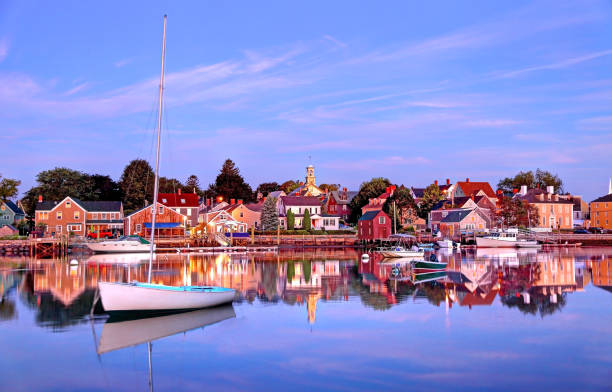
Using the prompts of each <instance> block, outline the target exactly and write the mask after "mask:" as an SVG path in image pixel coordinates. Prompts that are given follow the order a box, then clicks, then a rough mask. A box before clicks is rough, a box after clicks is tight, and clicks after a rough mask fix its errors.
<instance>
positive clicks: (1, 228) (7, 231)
mask: <svg viewBox="0 0 612 392" xmlns="http://www.w3.org/2000/svg"><path fill="white" fill-rule="evenodd" d="M17 234H19V230H17V229H16V228H15V227H14V226H13V225H5V224H0V238H2V237H6V236H11V235H17Z"/></svg>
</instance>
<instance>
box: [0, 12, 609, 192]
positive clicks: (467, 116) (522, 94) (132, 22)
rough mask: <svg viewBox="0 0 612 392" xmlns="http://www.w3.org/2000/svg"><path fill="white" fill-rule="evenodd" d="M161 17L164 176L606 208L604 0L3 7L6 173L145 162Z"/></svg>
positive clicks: (1, 164) (31, 176) (27, 181)
mask: <svg viewBox="0 0 612 392" xmlns="http://www.w3.org/2000/svg"><path fill="white" fill-rule="evenodd" d="M164 14H168V27H167V49H166V74H165V75H166V81H165V89H164V97H165V98H164V111H163V114H164V120H163V127H162V129H163V137H162V161H161V168H160V174H161V175H164V176H168V177H176V178H178V179H181V180H185V179H186V178H187V177H188V176H189V175H190V174H196V175H197V176H198V177H199V178H200V182H201V184H202V185H204V186H206V185H207V184H209V183H211V182H213V181H214V178H215V176H216V174H217V173H218V171H219V169H220V167H221V165H222V163H223V161H224V160H225V159H226V158H230V159H232V160H233V161H234V162H236V164H237V166H238V167H239V169H240V171H241V173H242V175H243V176H244V177H245V179H246V181H247V182H249V183H250V184H251V185H252V186H253V187H254V188H255V187H256V186H257V185H258V184H259V183H262V182H267V181H277V182H279V183H280V182H284V181H286V180H288V179H303V177H304V176H305V167H306V166H307V165H308V164H313V165H314V166H315V168H316V175H317V183H340V184H341V185H342V186H347V187H348V188H350V189H358V187H359V184H360V183H361V182H363V181H366V180H368V179H370V178H372V177H376V176H383V177H387V178H389V179H390V180H391V181H392V182H393V183H397V184H405V185H408V186H426V185H428V184H430V183H432V182H433V180H435V179H438V180H439V181H444V180H445V179H446V178H450V179H451V181H452V182H455V181H462V180H465V178H468V177H469V178H470V180H471V181H489V182H491V184H492V185H493V186H495V184H497V182H498V181H499V179H500V178H503V177H507V176H512V175H514V174H515V173H517V172H518V171H520V170H535V169H536V168H542V169H545V170H550V171H552V172H554V173H557V174H558V175H559V176H560V177H561V178H562V179H563V180H564V183H565V188H566V190H567V191H570V192H572V193H574V194H578V195H583V196H584V197H585V198H586V199H587V200H592V199H594V198H596V197H598V196H601V195H604V194H606V193H607V190H608V180H609V178H610V177H612V158H611V157H610V155H612V154H611V152H612V74H611V73H610V70H611V69H612V40H611V37H612V2H610V1H581V2H563V1H550V2H547V1H538V2H526V1H512V2H491V1H469V2H455V1H448V2H445V1H437V2H406V1H397V2H394V1H389V2H384V4H381V3H376V2H369V1H334V2H329V1H308V2H301V3H297V2H286V1H267V2H252V1H234V2H222V4H219V2H212V1H194V2H187V1H181V2H171V1H162V2H155V1H147V2H124V1H121V2H120V1H105V2H95V3H92V2H81V1H74V2H68V1H67V2H62V3H61V5H59V6H58V3H56V2H42V1H41V2H22V1H15V0H0V145H1V146H2V147H3V148H2V159H0V174H1V175H3V176H4V177H11V178H17V179H20V180H21V181H22V186H21V187H20V191H21V192H22V193H23V192H25V191H27V190H28V189H29V188H30V187H31V186H33V185H34V184H35V176H36V174H37V173H38V172H40V171H42V170H47V169H51V168H54V167H61V166H64V167H69V168H72V169H76V170H81V171H84V172H87V173H100V174H108V175H111V176H112V177H113V178H115V179H118V178H119V177H120V175H121V172H122V171H123V168H124V167H125V165H126V164H127V163H128V162H129V161H130V160H132V159H135V158H144V159H148V160H150V161H152V160H153V159H154V136H155V126H156V105H157V99H158V88H159V73H160V59H161V38H162V21H163V15H164Z"/></svg>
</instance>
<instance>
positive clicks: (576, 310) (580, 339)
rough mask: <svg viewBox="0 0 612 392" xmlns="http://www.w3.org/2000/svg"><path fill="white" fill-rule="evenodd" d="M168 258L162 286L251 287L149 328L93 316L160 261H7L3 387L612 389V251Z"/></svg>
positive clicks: (322, 252)
mask: <svg viewBox="0 0 612 392" xmlns="http://www.w3.org/2000/svg"><path fill="white" fill-rule="evenodd" d="M436 255H437V257H438V259H439V260H442V261H445V262H447V263H448V267H447V269H446V271H445V273H443V274H439V276H434V277H433V278H431V279H427V280H425V281H419V279H418V276H416V275H414V274H413V273H412V271H411V270H410V267H409V263H408V262H407V261H406V260H401V259H400V260H383V259H382V258H381V257H379V256H377V255H370V258H369V259H362V257H361V252H360V251H359V250H356V249H351V248H344V249H342V248H341V249H314V248H311V249H295V250H281V251H280V252H279V253H265V254H262V253H257V254H254V253H249V254H246V253H245V254H233V255H226V254H221V255H203V254H190V255H157V256H156V258H155V261H154V263H153V282H155V283H163V284H169V285H183V284H188V285H219V286H225V287H232V288H235V289H236V290H237V296H236V299H235V301H234V303H233V304H232V305H231V306H224V307H221V308H214V309H208V310H199V311H195V312H188V313H181V314H174V315H166V316H160V317H155V318H146V319H135V320H133V319H122V320H116V319H111V318H109V316H108V315H107V314H105V313H104V312H103V309H102V307H101V305H100V303H97V304H96V305H95V307H93V308H92V304H93V302H94V298H95V297H96V287H97V282H98V281H124V282H125V281H133V280H138V281H145V280H146V278H147V273H148V263H147V261H148V259H147V257H148V255H144V256H143V255H119V256H117V255H114V256H91V257H80V258H78V259H76V261H74V260H72V259H70V258H69V259H66V260H37V259H31V258H17V257H12V258H8V257H7V258H2V259H0V295H1V298H2V300H1V303H0V347H1V350H2V355H1V356H0V377H1V378H2V380H3V390H5V391H106V390H109V391H110V390H112V391H145V390H156V391H179V390H184V391H202V390H209V391H218V390H223V391H245V390H256V391H262V390H265V391H285V390H291V391H322V390H333V391H351V390H402V391H403V390H422V391H432V390H442V389H446V390H465V391H468V390H469V391H473V390H495V391H510V390H511V391H515V390H532V389H536V388H537V389H540V390H568V391H570V390H571V391H575V390H602V391H603V390H610V389H612V248H582V249H580V248H578V249H555V250H546V251H542V250H532V249H528V250H524V251H523V250H519V251H517V250H495V249H491V250H483V249H479V250H463V251H460V252H457V251H455V252H453V251H446V252H442V251H437V252H436Z"/></svg>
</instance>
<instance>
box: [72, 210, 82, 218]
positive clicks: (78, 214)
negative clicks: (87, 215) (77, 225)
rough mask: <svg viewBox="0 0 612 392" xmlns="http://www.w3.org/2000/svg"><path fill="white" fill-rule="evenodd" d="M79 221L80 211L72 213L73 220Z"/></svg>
mask: <svg viewBox="0 0 612 392" xmlns="http://www.w3.org/2000/svg"><path fill="white" fill-rule="evenodd" d="M79 219H81V212H80V211H75V212H74V220H79Z"/></svg>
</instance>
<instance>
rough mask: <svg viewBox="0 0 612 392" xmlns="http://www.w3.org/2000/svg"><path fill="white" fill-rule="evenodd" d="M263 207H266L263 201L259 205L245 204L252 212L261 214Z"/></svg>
mask: <svg viewBox="0 0 612 392" xmlns="http://www.w3.org/2000/svg"><path fill="white" fill-rule="evenodd" d="M263 205H264V202H263V201H259V202H257V203H249V204H245V207H246V208H248V209H249V210H251V211H255V212H261V211H262V210H263Z"/></svg>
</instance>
